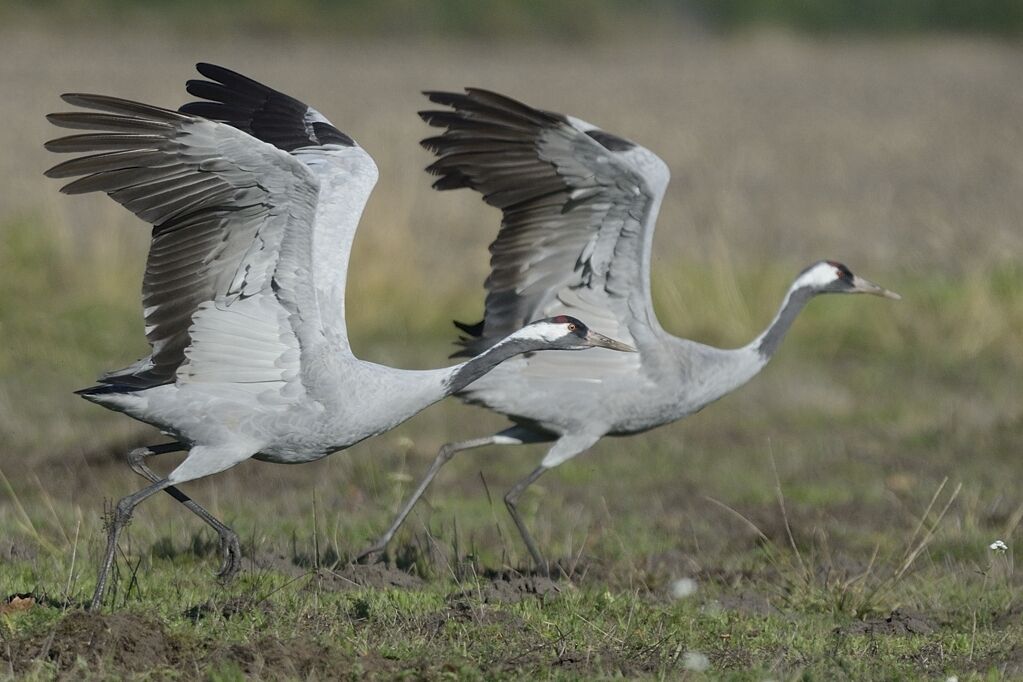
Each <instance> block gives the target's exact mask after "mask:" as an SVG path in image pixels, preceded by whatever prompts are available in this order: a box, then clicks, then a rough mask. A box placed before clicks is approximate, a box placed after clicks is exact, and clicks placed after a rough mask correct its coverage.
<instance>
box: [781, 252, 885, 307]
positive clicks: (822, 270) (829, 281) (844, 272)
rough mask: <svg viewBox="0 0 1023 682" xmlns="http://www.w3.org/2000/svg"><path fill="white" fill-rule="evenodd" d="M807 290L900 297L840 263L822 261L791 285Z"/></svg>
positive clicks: (812, 266) (820, 292) (804, 272)
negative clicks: (855, 273)
mask: <svg viewBox="0 0 1023 682" xmlns="http://www.w3.org/2000/svg"><path fill="white" fill-rule="evenodd" d="M803 287H807V288H809V289H810V290H811V291H812V292H813V293H814V294H872V295H874V296H883V297H885V298H890V299H893V300H896V301H898V300H900V299H901V298H902V297H901V296H899V295H898V294H897V293H895V292H894V291H890V290H888V289H885V288H884V287H882V286H878V285H877V284H874V283H873V282H871V281H870V280H867V279H864V278H863V277H860V276H859V275H854V274H853V273H852V271H851V270H850V269H849V268H847V267H846V266H845V265H843V264H842V263H839V262H837V261H833V260H822V261H820V262H819V263H814V264H813V265H811V266H810V267H808V268H807V269H806V270H803V272H801V273H800V274H799V277H797V278H796V281H795V282H794V283H793V284H792V288H793V289H794V290H795V289H801V288H803Z"/></svg>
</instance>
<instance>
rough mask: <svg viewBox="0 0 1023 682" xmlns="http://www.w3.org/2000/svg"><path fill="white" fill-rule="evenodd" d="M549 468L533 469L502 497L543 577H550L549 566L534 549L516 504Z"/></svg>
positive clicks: (534, 545) (531, 538)
mask: <svg viewBox="0 0 1023 682" xmlns="http://www.w3.org/2000/svg"><path fill="white" fill-rule="evenodd" d="M549 468H550V467H546V466H544V465H543V464H541V465H540V466H538V467H537V468H535V469H533V472H532V473H531V474H529V475H528V476H526V477H525V478H523V479H522V480H521V481H519V482H518V483H516V484H515V485H514V486H512V489H511V490H509V491H508V494H507V495H505V496H504V504H505V506H507V507H508V513H509V514H511V517H512V521H514V522H515V526H516V527H517V528H518V529H519V535H521V536H522V541H523V542H524V543H526V549H528V550H529V553H530V554H531V555H532V556H533V561H534V562H536V567H537V568H538V569H539V570H540V573H541V574H543V575H544V576H548V577H549V576H550V565H549V564H548V563H547V560H546V559H544V558H543V555H542V554H540V550H539V549H537V548H536V543H535V542H533V536H532V535H530V534H529V529H528V528H526V524H525V523H524V522H523V521H522V517H521V516H519V510H518V503H519V497H521V496H522V493H523V492H525V490H526V488H528V487H529V486H531V485H533V483H535V482H536V479H538V478H540V477H541V476H543V475H544V473H545V472H546V471H547V470H548V469H549Z"/></svg>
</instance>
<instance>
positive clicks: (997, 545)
mask: <svg viewBox="0 0 1023 682" xmlns="http://www.w3.org/2000/svg"><path fill="white" fill-rule="evenodd" d="M987 547H988V549H990V550H991V551H992V552H1002V553H1004V552H1006V551H1008V549H1009V546H1008V545H1007V544H1005V543H1004V542H1002V541H1001V540H995V541H994V542H992V543H991V544H990V545H988V546H987Z"/></svg>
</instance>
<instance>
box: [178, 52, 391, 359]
mask: <svg viewBox="0 0 1023 682" xmlns="http://www.w3.org/2000/svg"><path fill="white" fill-rule="evenodd" d="M196 69H197V70H198V71H199V73H200V74H202V75H203V76H205V77H206V78H208V79H210V80H190V81H188V83H187V84H186V89H187V90H188V92H189V93H190V94H192V95H194V96H196V97H200V98H203V101H196V102H189V103H188V104H185V105H184V106H182V107H181V109H180V111H181V112H183V113H186V114H192V115H196V116H202V117H204V118H208V119H210V120H214V121H221V122H223V123H227V124H228V125H230V126H232V127H234V128H237V129H238V130H241V131H244V132H246V133H248V134H249V135H252V136H253V137H255V138H257V139H259V140H262V141H263V142H266V143H267V144H271V145H273V146H275V147H277V148H278V149H281V150H283V151H286V152H289V153H291V154H292V155H293V156H294V157H295V158H296V159H297V160H299V161H300V162H302V163H303V164H305V165H306V166H307V167H308V168H309V169H310V170H311V171H312V172H313V174H314V175H316V176H317V178H318V180H319V183H320V185H319V203H318V204H317V207H316V219H315V223H314V227H315V229H314V233H315V241H316V243H317V246H316V248H315V249H313V248H312V245H311V243H309V244H304V245H303V246H302V248H303V249H306V250H308V254H309V258H310V260H309V262H308V263H297V264H296V265H297V266H298V267H300V268H302V269H303V274H301V276H302V277H306V278H308V279H309V281H310V283H311V285H312V287H313V291H314V293H315V295H316V297H317V302H318V310H319V314H320V327H321V329H320V330H319V331H320V332H322V333H323V334H325V335H326V336H327V337H329V338H330V342H331V346H332V347H342V348H348V347H349V346H348V336H347V331H346V326H345V314H344V313H345V309H344V306H345V282H346V278H347V273H348V258H349V255H350V254H351V248H352V241H353V239H354V238H355V231H356V229H357V228H358V224H359V218H360V217H361V215H362V210H363V208H364V207H365V205H366V201H367V200H368V199H369V195H370V193H371V192H372V191H373V186H374V185H375V184H376V181H377V175H378V174H377V167H376V164H375V163H373V159H372V158H370V156H369V154H367V153H366V152H365V150H363V149H362V148H361V147H360V146H359V145H358V144H357V143H356V142H355V141H354V140H353V139H352V138H351V137H349V136H348V135H346V134H344V133H343V132H341V131H340V130H338V129H337V128H336V127H334V125H333V124H331V122H330V121H328V120H327V119H326V118H325V117H324V116H323V114H321V113H320V112H318V111H316V110H315V109H313V108H312V107H310V106H308V105H306V104H305V103H303V102H300V101H299V100H297V99H295V98H294V97H291V96H290V95H286V94H284V93H282V92H279V91H277V90H274V89H273V88H270V87H267V86H266V85H263V84H262V83H259V82H257V81H254V80H252V79H251V78H247V77H246V76H243V75H241V74H239V73H236V72H234V71H231V70H230V69H225V68H224V67H222V66H216V65H214V64H206V63H199V64H196ZM309 236H310V237H312V236H313V235H309ZM296 276H299V275H297V274H296Z"/></svg>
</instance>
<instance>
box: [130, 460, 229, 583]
mask: <svg viewBox="0 0 1023 682" xmlns="http://www.w3.org/2000/svg"><path fill="white" fill-rule="evenodd" d="M186 449H187V448H186V447H185V446H184V445H183V444H182V443H162V444H160V445H150V446H149V447H145V448H136V449H134V450H132V451H131V452H129V453H128V466H130V467H131V468H132V471H134V472H135V473H137V474H138V475H139V476H142V477H143V478H145V479H146V480H148V481H149V482H150V483H157V482H159V481H160V480H161V479H160V477H159V476H157V475H156V472H154V471H153V470H152V469H150V468H149V467H148V466H146V464H145V461H144V460H145V458H146V457H151V456H152V455H162V454H164V453H167V452H178V451H180V450H186ZM163 490H164V492H166V493H167V494H168V495H170V496H171V497H173V498H174V499H175V500H177V501H178V502H180V503H181V504H183V505H185V507H186V508H187V509H188V510H189V511H191V512H192V513H193V514H195V515H196V516H198V517H199V518H200V519H202V520H203V521H204V522H205V523H206V524H207V525H208V526H210V527H211V528H213V530H215V531H216V532H217V535H218V536H219V537H220V553H221V555H222V557H223V559H222V560H221V563H220V570H219V571H218V572H217V577H219V578H220V579H221V580H230V579H231V578H233V577H234V576H235V574H236V573H237V572H238V569H240V568H241V558H242V546H241V541H240V540H239V539H238V534H237V533H235V532H234V531H233V530H231V528H229V527H228V526H226V525H224V523H222V522H221V521H219V520H218V519H217V518H216V517H215V516H213V514H211V513H209V512H208V511H206V509H205V508H204V507H202V506H201V505H200V504H199V503H198V502H195V501H194V500H192V498H190V497H189V496H188V495H186V494H185V493H183V492H181V491H180V490H179V489H178V488H177V487H176V486H173V485H168V486H167V487H165V488H164V489H163Z"/></svg>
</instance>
